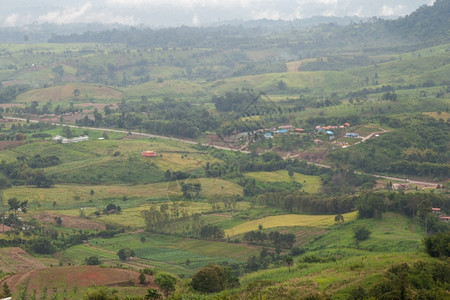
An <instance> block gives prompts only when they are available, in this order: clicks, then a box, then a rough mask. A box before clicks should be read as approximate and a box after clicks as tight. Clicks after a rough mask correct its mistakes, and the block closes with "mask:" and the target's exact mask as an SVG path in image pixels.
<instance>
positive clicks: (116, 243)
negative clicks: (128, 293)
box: [90, 234, 258, 272]
mask: <svg viewBox="0 0 450 300" xmlns="http://www.w3.org/2000/svg"><path fill="white" fill-rule="evenodd" d="M143 236H145V237H146V239H145V241H144V242H142V241H141V240H140V237H139V235H129V234H127V235H120V236H116V237H114V238H110V239H93V240H91V241H90V244H91V245H93V246H95V247H98V248H102V249H105V251H108V252H111V253H117V251H119V250H120V249H121V248H123V247H129V248H131V249H134V251H135V252H136V257H137V258H139V259H143V260H144V261H147V263H148V264H152V263H154V262H160V263H163V264H167V265H174V266H178V267H179V268H181V269H180V270H182V269H185V271H188V272H193V271H194V270H195V269H198V268H200V267H201V266H204V265H205V264H207V263H208V262H213V261H215V262H219V261H224V260H227V261H230V262H239V261H242V260H244V259H245V258H246V257H247V255H254V254H256V253H257V251H258V250H257V249H255V248H254V247H248V246H245V245H240V244H232V243H225V242H215V241H202V240H193V239H187V238H180V237H175V236H160V235H145V234H144V235H143ZM187 259H189V260H190V262H191V263H190V264H189V265H186V264H185V262H186V260H187Z"/></svg>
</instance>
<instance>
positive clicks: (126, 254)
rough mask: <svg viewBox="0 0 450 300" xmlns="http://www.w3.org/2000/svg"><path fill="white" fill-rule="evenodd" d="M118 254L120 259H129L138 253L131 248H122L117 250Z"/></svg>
mask: <svg viewBox="0 0 450 300" xmlns="http://www.w3.org/2000/svg"><path fill="white" fill-rule="evenodd" d="M117 255H118V256H119V258H120V260H129V259H130V257H134V256H135V255H136V254H135V253H134V250H132V249H130V248H122V249H120V250H119V252H117Z"/></svg>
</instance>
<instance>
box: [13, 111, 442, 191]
mask: <svg viewBox="0 0 450 300" xmlns="http://www.w3.org/2000/svg"><path fill="white" fill-rule="evenodd" d="M4 118H5V119H10V120H19V121H27V119H24V118H13V117H4ZM29 121H30V122H33V123H37V122H39V121H37V120H29ZM51 124H53V125H56V126H68V127H70V128H81V129H89V130H97V131H106V132H118V133H125V134H128V133H131V134H132V135H140V136H145V137H150V138H160V139H166V140H172V141H178V142H182V143H187V144H191V145H197V144H198V142H195V141H191V140H185V139H180V138H174V137H169V136H163V135H156V134H150V133H141V132H136V131H127V130H119V129H111V128H99V127H85V126H76V125H68V124H60V123H51ZM380 129H381V128H380ZM202 145H203V146H208V147H213V148H216V149H222V150H231V151H239V152H242V153H250V151H246V150H239V149H235V148H231V147H225V146H217V145H209V144H202ZM307 163H308V164H311V165H315V166H318V167H322V168H328V169H330V168H332V166H329V165H324V164H319V163H315V162H311V161H307ZM355 173H357V174H367V175H372V176H375V177H377V178H384V179H389V180H393V181H401V182H407V183H411V184H420V185H425V186H436V185H437V184H438V183H437V182H426V181H417V180H409V179H407V178H399V177H391V176H384V175H378V174H369V173H364V172H359V171H355Z"/></svg>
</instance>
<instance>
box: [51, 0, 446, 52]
mask: <svg viewBox="0 0 450 300" xmlns="http://www.w3.org/2000/svg"><path fill="white" fill-rule="evenodd" d="M449 15H450V1H449V0H440V1H436V2H435V3H434V5H433V6H426V5H424V6H422V7H420V8H419V9H417V10H416V11H415V12H413V13H411V14H410V15H408V16H405V17H402V18H399V19H397V20H383V19H378V18H372V19H370V20H368V21H365V22H360V23H358V24H356V23H352V24H350V25H346V26H340V25H337V23H336V22H329V23H328V24H322V25H318V26H315V27H312V28H309V29H299V28H297V27H296V26H295V21H292V23H291V26H290V28H286V30H284V31H281V30H280V31H281V32H280V33H278V34H273V30H272V29H270V26H268V25H267V22H268V21H264V20H262V21H258V22H254V23H252V24H253V26H251V25H250V26H242V25H239V26H235V25H223V26H218V27H186V26H183V27H177V28H165V29H158V30H155V29H150V28H147V29H137V28H130V29H112V30H107V31H102V32H92V31H88V32H85V33H84V34H71V35H54V36H53V37H52V38H50V39H49V42H50V43H75V42H76V43H82V42H83V43H89V42H96V43H98V42H103V43H125V44H127V45H128V46H131V47H196V48H223V49H231V48H236V47H240V48H253V47H257V46H258V47H261V46H263V47H264V46H265V47H267V46H270V45H274V44H277V45H279V46H281V47H286V48H290V49H291V50H297V51H298V50H299V49H302V48H305V47H306V48H310V49H318V48H323V47H326V48H332V49H335V48H338V47H346V46H348V45H359V46H360V47H363V48H364V47H373V46H374V45H378V43H381V42H383V43H386V44H387V45H386V46H398V45H400V44H403V45H404V44H406V45H424V44H427V45H430V43H432V44H437V43H445V42H447V41H449V35H448V31H449V30H450V23H449V20H448V19H449V18H448V16H449ZM259 24H262V25H263V26H259ZM272 24H274V25H275V27H278V26H277V24H278V23H272Z"/></svg>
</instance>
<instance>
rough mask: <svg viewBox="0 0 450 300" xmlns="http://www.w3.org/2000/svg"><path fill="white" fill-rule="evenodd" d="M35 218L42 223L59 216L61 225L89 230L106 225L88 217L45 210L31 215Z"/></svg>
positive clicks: (103, 227)
mask: <svg viewBox="0 0 450 300" xmlns="http://www.w3.org/2000/svg"><path fill="white" fill-rule="evenodd" d="M33 217H34V218H35V219H36V220H39V221H42V222H44V223H55V217H60V218H61V220H62V224H61V226H64V227H67V228H77V229H89V230H95V229H97V230H105V229H106V225H105V224H103V223H100V222H96V221H93V220H89V219H84V218H80V217H74V216H66V215H59V214H58V215H57V214H51V213H47V212H43V213H40V214H37V215H34V216H33Z"/></svg>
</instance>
